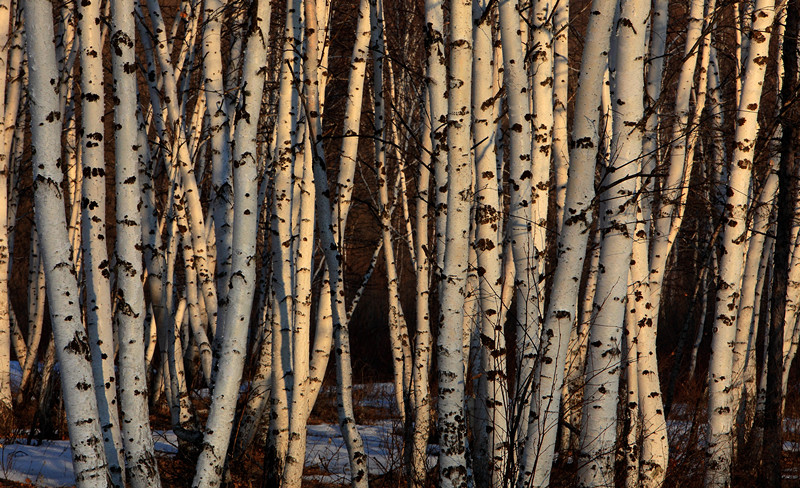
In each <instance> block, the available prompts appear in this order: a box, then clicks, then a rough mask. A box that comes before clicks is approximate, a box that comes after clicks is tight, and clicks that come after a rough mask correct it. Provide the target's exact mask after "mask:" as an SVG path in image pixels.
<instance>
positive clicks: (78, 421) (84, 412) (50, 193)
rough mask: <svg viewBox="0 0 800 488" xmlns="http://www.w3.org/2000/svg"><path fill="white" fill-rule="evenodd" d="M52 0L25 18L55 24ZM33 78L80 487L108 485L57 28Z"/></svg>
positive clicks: (31, 52)
mask: <svg viewBox="0 0 800 488" xmlns="http://www.w3.org/2000/svg"><path fill="white" fill-rule="evenodd" d="M51 7H52V5H51V3H50V2H49V1H46V0H30V1H27V2H26V4H25V20H26V23H27V24H28V25H36V26H38V27H39V28H40V29H41V32H44V33H50V32H53V23H52V22H53V21H52V17H51V15H52V10H51ZM27 51H28V66H29V69H30V83H29V85H28V93H29V97H30V98H29V103H30V111H31V141H32V143H33V144H35V146H36V148H37V151H36V152H35V153H34V154H33V173H34V174H33V176H34V178H33V181H34V198H35V207H36V212H35V213H36V221H37V227H38V228H40V229H43V228H46V229H48V232H47V236H46V237H47V238H45V239H43V240H42V258H43V259H44V266H45V273H46V274H47V276H48V279H47V295H48V301H49V302H50V315H51V323H52V327H53V336H54V340H55V345H56V347H55V349H56V353H57V355H58V360H59V363H60V364H61V383H62V391H63V395H64V408H65V410H66V415H67V427H68V429H69V438H70V447H71V448H72V464H73V469H74V472H75V481H76V483H77V485H78V487H80V488H85V487H87V488H88V487H92V488H93V487H98V488H101V487H106V486H107V476H108V470H107V463H106V459H105V451H104V450H103V447H102V437H101V433H100V428H101V427H100V425H99V422H98V418H99V416H98V411H97V400H96V398H95V395H94V387H93V383H94V380H93V375H92V368H91V356H90V354H91V353H90V349H89V338H88V337H87V336H86V332H85V331H84V329H83V326H82V324H81V320H80V317H81V311H80V304H79V296H78V283H77V278H76V276H75V274H74V268H73V264H72V262H71V260H70V252H69V240H68V236H67V225H66V220H65V217H64V200H63V197H62V195H61V191H60V187H61V180H62V170H61V168H59V167H58V160H59V158H60V156H61V142H60V141H61V114H60V111H59V107H58V94H57V93H56V92H55V91H54V90H53V87H52V85H51V84H50V82H51V80H54V79H56V78H57V72H56V66H57V64H56V56H55V47H54V45H53V43H52V38H51V37H50V35H28V36H27Z"/></svg>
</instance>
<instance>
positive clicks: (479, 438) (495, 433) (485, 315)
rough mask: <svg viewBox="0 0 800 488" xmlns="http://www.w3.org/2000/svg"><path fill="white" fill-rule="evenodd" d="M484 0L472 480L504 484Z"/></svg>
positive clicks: (477, 8)
mask: <svg viewBox="0 0 800 488" xmlns="http://www.w3.org/2000/svg"><path fill="white" fill-rule="evenodd" d="M491 8H492V6H490V5H488V2H486V1H476V2H474V3H473V6H472V15H473V19H474V22H475V30H474V32H473V42H474V48H473V49H474V60H473V64H472V80H473V86H472V117H473V144H474V147H475V240H474V242H473V244H472V246H473V248H474V249H475V252H476V253H477V266H478V268H477V274H478V280H479V282H478V288H479V293H480V295H479V304H480V308H479V310H478V312H479V315H478V320H479V331H478V332H479V334H480V335H479V337H480V345H481V349H480V366H481V367H480V372H479V373H478V372H475V373H473V374H480V378H479V379H478V392H477V394H476V406H475V410H476V417H477V418H476V425H475V427H474V432H475V435H476V441H475V442H474V444H473V446H474V449H475V451H476V460H477V461H476V463H477V466H476V478H478V476H483V479H482V480H480V483H481V484H482V485H485V486H490V487H497V488H499V487H500V486H502V483H503V478H504V475H505V468H506V462H507V461H506V460H507V456H508V452H507V449H508V419H507V418H506V414H507V412H506V398H505V392H507V391H508V383H507V382H506V354H505V353H506V344H505V336H504V333H503V328H504V324H503V323H502V322H500V321H499V318H500V317H501V313H500V311H501V308H502V303H501V292H502V286H503V283H502V260H501V257H500V250H501V249H502V246H501V241H499V240H498V235H499V230H500V228H501V226H502V219H501V216H500V214H501V212H502V209H501V206H500V205H501V204H500V194H499V189H500V176H498V175H497V155H496V152H495V147H496V146H495V142H496V141H495V136H496V134H497V123H496V115H495V103H494V100H493V97H494V94H495V92H496V91H497V89H498V88H499V87H498V86H495V84H494V83H495V80H494V77H492V78H489V77H488V76H485V73H486V72H488V71H489V70H492V72H493V71H494V69H495V64H494V63H495V61H494V59H493V54H494V47H493V46H492V29H491V26H492V24H491V22H492V20H493V17H494V14H493V13H492V12H491V10H489V11H487V9H491Z"/></svg>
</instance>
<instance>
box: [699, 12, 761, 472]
mask: <svg viewBox="0 0 800 488" xmlns="http://www.w3.org/2000/svg"><path fill="white" fill-rule="evenodd" d="M774 7H775V2H774V0H758V1H757V2H756V6H755V21H754V23H753V30H752V32H751V41H750V47H749V52H748V56H747V63H746V65H745V69H744V72H743V80H742V98H741V100H740V101H739V106H738V108H737V114H736V120H737V123H736V134H735V142H736V144H735V146H734V152H733V157H732V161H733V164H732V165H731V173H730V178H729V180H728V184H727V193H728V195H729V197H728V200H727V205H726V211H725V214H724V217H725V218H726V220H727V225H725V230H724V231H723V235H722V243H721V244H722V247H723V249H724V252H723V254H722V258H721V260H720V266H719V280H720V285H719V288H718V290H717V307H716V311H715V314H714V315H715V317H716V319H715V321H714V334H713V336H712V340H711V359H710V362H709V376H708V378H709V379H708V382H709V388H708V392H709V401H708V417H709V430H708V448H707V449H708V450H707V453H708V463H707V465H706V476H705V485H706V487H709V488H711V487H724V486H728V485H729V484H730V476H731V473H730V469H731V458H732V448H733V437H732V428H733V418H734V412H733V411H732V409H731V404H730V401H731V397H730V388H731V375H732V372H733V370H732V367H733V363H732V361H733V345H734V342H735V336H736V312H737V309H738V302H739V296H740V293H741V286H742V273H743V268H744V264H745V263H744V260H745V247H744V245H745V242H746V240H745V239H744V237H745V233H746V231H747V226H746V225H745V219H746V215H747V210H748V208H749V205H750V201H749V200H750V196H749V195H750V180H751V175H752V158H753V148H754V146H755V142H756V138H757V136H758V120H757V115H758V106H759V104H760V101H761V91H762V85H763V83H764V74H765V71H766V65H767V63H766V62H765V61H766V59H767V58H766V57H767V56H768V54H769V52H768V51H769V38H770V30H771V28H772V21H773V18H774V15H775V8H774Z"/></svg>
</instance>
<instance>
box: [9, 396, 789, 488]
mask: <svg viewBox="0 0 800 488" xmlns="http://www.w3.org/2000/svg"><path fill="white" fill-rule="evenodd" d="M203 393H204V392H203V391H202V390H201V391H200V394H199V395H195V396H196V406H197V409H198V412H199V413H200V414H201V415H202V412H203V409H204V407H205V408H207V403H208V398H207V392H205V394H203ZM692 396H696V397H697V398H691V397H692ZM702 400H703V399H702V389H700V392H699V393H698V394H696V395H688V396H687V394H686V393H684V394H679V398H678V403H676V404H675V406H674V407H673V411H672V413H671V415H670V420H669V422H668V427H669V434H670V435H669V437H670V467H669V471H668V480H667V481H668V483H667V484H668V485H674V486H681V487H686V488H692V487H695V486H697V487H700V486H702V479H703V477H702V469H703V463H704V457H705V454H704V445H705V402H704V401H702ZM354 403H355V405H356V418H357V420H358V422H359V431H360V432H361V435H362V437H363V439H364V445H365V448H366V451H367V456H368V467H369V473H370V478H371V483H370V484H371V486H372V487H377V488H394V487H397V486H404V485H405V483H404V480H403V478H402V471H403V470H402V462H403V456H402V440H403V439H402V430H403V429H402V427H403V426H402V424H401V422H400V420H399V417H398V415H397V412H396V409H395V408H394V407H393V405H394V394H393V386H392V384H390V383H368V384H361V385H356V386H355V388H354ZM335 405H336V401H335V391H334V389H333V388H330V387H325V388H323V391H322V392H321V394H320V397H319V400H318V402H317V405H316V406H315V408H314V411H313V413H312V416H311V419H310V420H309V426H308V446H307V451H306V463H305V464H306V466H305V471H304V480H305V481H304V484H303V485H304V486H310V487H312V488H332V487H340V486H347V485H348V480H349V465H348V457H347V450H346V448H345V446H344V442H343V439H342V436H341V432H340V430H339V427H338V416H337V413H336V407H335ZM786 413H787V419H786V420H785V423H784V431H785V435H784V469H785V479H786V481H787V485H790V486H795V485H794V483H798V485H797V486H800V482H799V480H800V402H796V401H791V402H787V412H786ZM151 422H152V425H153V427H154V429H155V430H154V431H153V440H154V445H155V450H156V453H157V457H158V461H159V468H160V473H161V477H162V486H165V487H170V488H172V487H175V488H180V487H184V486H186V487H188V486H191V480H192V478H193V476H194V460H193V459H188V458H187V457H185V456H182V455H179V454H178V444H177V438H176V436H175V434H174V433H173V432H172V431H171V430H158V429H164V428H166V427H168V425H169V419H168V415H167V413H166V412H161V413H160V414H157V415H154V416H153V417H152V419H151ZM0 442H2V444H0V487H20V486H42V487H62V486H74V483H75V481H74V475H73V472H72V462H71V456H70V449H69V443H68V441H67V440H64V439H56V440H43V441H33V442H30V441H29V440H28V439H27V432H26V431H17V433H16V435H11V436H8V437H7V438H5V439H0ZM435 448H436V446H435V445H431V446H429V459H428V460H429V466H431V467H433V466H435V465H436V457H435V454H436V452H435ZM574 458H575V457H574V456H571V455H570V456H565V458H564V459H561V460H559V461H558V462H557V463H556V466H555V470H554V473H553V479H552V481H553V486H554V487H565V488H566V487H570V486H572V485H573V481H574V479H575V478H574V475H575V471H576V469H577V466H576V464H575V462H574ZM752 471H753V470H752V467H750V466H747V456H743V457H742V459H740V460H739V462H737V463H736V465H735V466H734V486H753V485H752V480H753V472H752ZM230 472H231V477H230V480H229V484H228V486H231V487H237V488H238V487H241V488H245V487H247V488H256V487H261V486H262V485H263V483H264V481H263V480H264V478H265V476H264V475H265V473H264V463H263V449H251V450H250V451H249V452H248V453H246V454H244V455H242V456H241V457H240V458H239V459H235V460H232V461H231V462H230Z"/></svg>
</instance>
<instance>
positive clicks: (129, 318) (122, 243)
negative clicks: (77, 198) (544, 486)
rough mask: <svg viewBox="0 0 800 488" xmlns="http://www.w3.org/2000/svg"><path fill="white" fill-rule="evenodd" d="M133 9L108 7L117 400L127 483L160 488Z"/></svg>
mask: <svg viewBox="0 0 800 488" xmlns="http://www.w3.org/2000/svg"><path fill="white" fill-rule="evenodd" d="M133 10H134V9H133V0H115V1H114V2H113V3H112V13H113V18H112V30H113V33H112V34H111V45H112V52H113V66H112V68H113V72H114V95H115V96H116V97H117V98H118V99H119V104H118V105H117V106H116V109H115V111H114V122H115V127H116V131H115V134H114V135H115V138H114V140H115V143H114V144H115V148H114V149H115V153H116V155H117V161H116V165H115V166H116V173H115V180H116V202H117V205H116V221H117V235H116V262H117V289H118V291H117V299H118V300H119V301H118V303H117V307H116V310H117V322H116V323H117V330H118V333H119V380H120V381H119V383H120V387H119V396H120V406H121V412H122V424H121V425H122V440H123V445H124V448H125V451H124V460H125V468H126V478H127V480H128V484H129V486H130V487H131V488H146V487H155V488H159V487H160V486H161V480H160V478H159V475H158V464H157V463H156V458H155V456H154V454H153V434H152V433H151V432H150V419H149V412H148V409H147V372H146V370H145V343H144V337H145V335H144V318H145V301H144V288H143V283H142V272H143V271H142V251H141V243H142V230H141V218H142V217H141V211H140V205H141V202H142V198H141V194H142V193H141V184H140V183H139V180H138V173H139V164H140V163H139V161H138V159H135V158H132V157H130V151H134V152H138V151H137V149H138V148H137V145H138V143H139V137H138V134H137V130H138V123H137V118H136V111H137V100H136V92H137V90H136V73H135V72H134V71H133V70H132V69H131V67H132V66H133V65H134V64H135V54H136V53H135V51H134V43H135V39H136V30H135V29H136V26H135V19H134V14H133Z"/></svg>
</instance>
